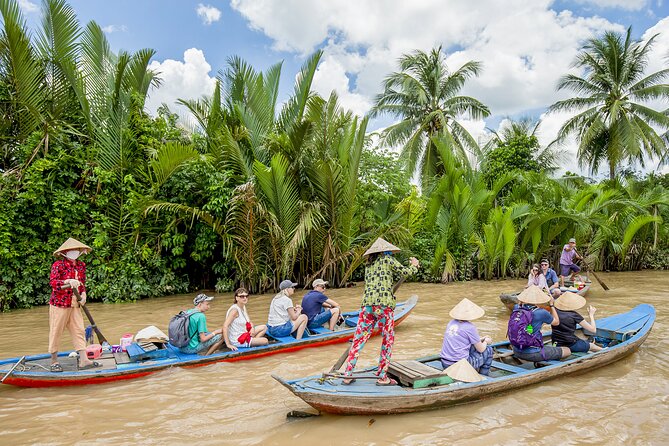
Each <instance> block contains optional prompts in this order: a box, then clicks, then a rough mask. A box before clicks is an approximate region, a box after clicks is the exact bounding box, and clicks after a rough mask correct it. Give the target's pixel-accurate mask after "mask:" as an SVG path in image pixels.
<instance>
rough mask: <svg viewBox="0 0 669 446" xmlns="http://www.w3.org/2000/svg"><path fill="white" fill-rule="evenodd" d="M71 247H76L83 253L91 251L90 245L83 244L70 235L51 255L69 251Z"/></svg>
mask: <svg viewBox="0 0 669 446" xmlns="http://www.w3.org/2000/svg"><path fill="white" fill-rule="evenodd" d="M71 249H78V250H79V251H81V252H82V253H83V254H88V253H89V252H91V251H92V249H91V247H90V246H88V245H84V244H83V243H81V242H80V241H79V240H75V239H73V238H71V237H70V238H68V239H67V240H65V243H63V244H62V245H60V248H58V249H56V250H55V251H54V252H53V255H55V256H57V255H58V254H62V253H64V252H66V251H69V250H71Z"/></svg>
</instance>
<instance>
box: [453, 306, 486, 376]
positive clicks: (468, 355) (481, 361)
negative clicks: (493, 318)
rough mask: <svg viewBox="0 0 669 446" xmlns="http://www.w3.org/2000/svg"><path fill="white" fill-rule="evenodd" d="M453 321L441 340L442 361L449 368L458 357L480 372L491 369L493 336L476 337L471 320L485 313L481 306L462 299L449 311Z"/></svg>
mask: <svg viewBox="0 0 669 446" xmlns="http://www.w3.org/2000/svg"><path fill="white" fill-rule="evenodd" d="M448 314H449V315H450V316H451V317H452V318H453V320H452V321H450V322H449V323H448V325H447V326H446V332H445V333H444V343H443V345H442V347H441V364H442V365H443V366H444V368H447V367H450V366H451V365H453V364H455V363H456V362H458V361H460V360H461V359H467V362H469V364H471V366H472V367H473V368H474V370H476V371H477V372H478V373H480V374H481V375H487V374H488V373H489V372H490V365H491V364H492V357H493V352H492V347H490V344H491V343H492V338H490V336H486V337H484V338H482V337H480V336H479V333H478V330H477V329H476V326H475V325H474V324H472V322H471V321H473V320H475V319H478V318H480V317H481V316H483V315H484V314H485V311H484V310H483V308H481V307H479V306H478V305H476V304H475V303H474V302H472V301H470V300H469V299H467V298H465V299H462V300H461V301H460V303H459V304H457V305H456V306H455V307H453V309H452V310H451V311H450V313H448Z"/></svg>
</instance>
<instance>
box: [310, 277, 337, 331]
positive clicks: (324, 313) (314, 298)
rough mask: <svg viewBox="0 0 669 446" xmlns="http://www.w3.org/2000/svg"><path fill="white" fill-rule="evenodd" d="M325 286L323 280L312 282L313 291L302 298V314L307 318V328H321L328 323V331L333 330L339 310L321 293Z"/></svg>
mask: <svg viewBox="0 0 669 446" xmlns="http://www.w3.org/2000/svg"><path fill="white" fill-rule="evenodd" d="M327 284H328V283H327V282H326V281H325V280H323V279H316V280H314V281H313V283H312V286H313V287H314V289H313V290H311V291H309V292H308V293H307V294H305V295H304V297H303V298H302V314H306V315H307V317H308V318H309V322H308V323H307V328H317V327H321V326H323V324H324V323H326V322H329V325H328V328H329V329H330V330H334V328H335V324H336V323H337V320H338V319H339V314H340V313H341V309H340V308H339V304H338V303H337V302H335V301H334V300H332V299H330V298H329V297H327V296H326V295H325V294H324V293H323V292H324V291H325V286H326V285H327Z"/></svg>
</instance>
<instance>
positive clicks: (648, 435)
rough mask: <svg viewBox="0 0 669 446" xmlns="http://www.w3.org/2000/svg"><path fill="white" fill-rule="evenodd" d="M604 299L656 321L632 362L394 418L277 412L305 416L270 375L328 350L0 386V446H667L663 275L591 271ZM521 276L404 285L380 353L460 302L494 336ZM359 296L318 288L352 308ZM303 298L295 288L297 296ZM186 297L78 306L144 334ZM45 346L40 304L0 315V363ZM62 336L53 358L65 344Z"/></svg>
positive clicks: (420, 343) (320, 358)
mask: <svg viewBox="0 0 669 446" xmlns="http://www.w3.org/2000/svg"><path fill="white" fill-rule="evenodd" d="M601 279H602V280H604V281H606V283H607V285H609V287H610V288H611V291H607V292H605V291H603V290H602V289H601V288H600V287H599V286H598V285H597V284H596V282H593V286H592V288H591V290H590V293H589V294H588V296H587V297H588V301H589V302H590V303H591V304H592V305H595V306H596V307H597V310H598V311H597V315H596V316H598V317H603V316H606V315H610V314H613V313H618V312H621V311H626V310H628V309H629V308H631V307H633V306H634V305H636V304H638V303H641V302H645V303H650V304H653V305H655V307H656V310H657V316H658V317H657V320H656V322H655V326H654V328H653V331H652V333H651V335H650V336H649V338H648V339H647V340H646V342H645V343H644V344H643V346H642V347H641V349H640V350H639V352H638V353H636V354H633V355H631V356H629V357H628V358H626V359H623V360H621V361H620V362H618V363H616V364H614V365H611V366H608V367H606V368H604V369H599V370H596V371H593V372H590V373H586V374H583V375H579V376H570V377H566V378H564V379H556V380H553V381H549V382H546V383H542V384H538V385H536V386H532V387H528V388H526V389H522V390H520V391H516V392H514V393H513V394H506V395H502V396H499V397H495V398H491V399H488V400H485V401H481V402H477V403H472V404H467V405H463V406H458V407H453V408H449V409H443V410H437V411H431V412H422V413H416V414H407V415H395V416H376V417H374V419H375V422H373V423H370V417H340V416H332V415H324V416H321V417H316V418H307V419H299V420H295V421H288V420H287V419H286V413H287V412H289V411H291V410H304V411H309V410H310V408H309V407H308V406H307V405H306V404H304V403H303V402H302V401H301V400H299V399H297V398H296V397H293V396H292V395H291V394H290V393H289V392H288V391H287V390H286V389H284V388H283V387H282V386H280V385H279V384H278V383H277V382H275V381H274V380H273V379H271V378H270V374H271V373H277V374H279V375H282V376H284V377H287V378H294V377H301V376H305V375H309V374H314V373H319V372H321V371H323V370H326V369H329V367H330V366H331V365H332V364H333V363H334V362H335V361H336V359H337V358H338V357H339V356H340V355H341V353H342V352H343V350H344V348H345V346H344V345H335V346H327V347H322V348H315V349H307V350H302V351H299V352H295V353H288V354H281V355H274V356H270V357H266V358H260V359H255V360H251V361H242V362H237V363H219V364H214V365H210V366H206V367H198V368H194V369H174V370H167V371H164V372H161V373H158V374H155V375H152V376H150V377H147V378H142V379H138V380H135V381H129V382H125V383H120V384H114V383H112V384H105V385H96V386H84V387H68V388H62V389H59V388H50V389H20V388H14V387H9V386H1V387H0V443H2V444H6V445H11V444H29V443H40V444H130V443H133V444H134V443H142V444H170V443H171V444H183V443H186V442H192V443H194V444H212V445H213V444H240V445H245V444H260V443H262V444H286V445H288V444H290V445H291V446H294V445H302V444H304V445H307V444H308V445H313V444H318V445H327V444H406V445H423V444H451V443H455V444H464V445H469V444H471V445H492V444H510V445H522V444H540V445H544V444H545V445H563V444H596V445H600V444H601V445H605V444H606V445H623V444H625V445H628V444H639V445H645V444H667V442H669V440H667V439H668V438H669V427H668V426H669V424H668V423H667V420H668V419H669V396H668V395H669V366H667V362H666V359H667V353H666V352H667V351H668V350H669V341H667V338H666V337H665V336H663V335H662V334H663V333H664V332H665V328H666V327H667V322H668V321H669V316H668V315H667V314H666V312H665V311H664V303H665V302H666V300H667V298H668V297H669V273H667V272H643V273H610V274H601ZM523 283H524V281H508V280H507V281H499V282H468V283H462V284H451V285H433V284H412V283H409V284H404V285H403V287H402V288H401V289H400V291H399V293H398V295H399V298H400V299H404V298H406V297H408V296H409V295H410V294H417V295H418V296H419V297H420V301H419V303H418V306H417V307H416V309H415V310H414V312H413V314H412V315H411V316H410V317H409V318H408V319H407V320H406V321H405V322H404V323H403V324H402V325H400V326H399V327H398V329H397V334H396V342H395V347H394V349H393V358H395V359H410V358H415V357H418V356H424V355H428V354H433V353H436V352H438V350H439V348H440V345H441V337H442V333H443V330H444V328H445V324H446V322H447V319H446V318H447V317H448V311H449V310H450V309H451V308H452V306H453V305H455V304H456V303H457V302H458V301H459V300H460V299H461V298H463V297H468V298H469V299H471V300H473V301H474V302H476V303H478V304H479V305H481V306H482V307H483V308H484V309H485V310H486V314H485V316H484V317H483V318H482V319H481V320H479V321H477V325H478V327H479V331H480V332H481V333H482V334H489V335H491V336H492V337H493V338H494V339H495V340H502V339H503V337H504V335H505V331H506V318H507V316H508V312H507V311H506V309H505V308H504V307H503V306H502V304H501V303H500V301H499V299H498V295H499V293H500V292H502V291H508V290H513V289H515V288H520V287H522V285H523ZM361 292H362V288H361V287H357V288H349V289H342V290H332V291H329V294H330V296H331V297H332V298H333V299H335V300H336V301H338V302H340V303H342V304H343V306H344V308H345V309H353V308H355V307H357V306H358V305H359V303H360V298H361ZM302 294H303V293H297V295H296V296H295V297H296V298H299V297H300V296H301V295H302ZM191 299H192V296H185V295H184V296H173V297H168V298H160V299H149V300H144V301H141V302H137V303H133V304H119V305H101V304H91V305H89V306H90V309H91V312H92V314H93V316H94V317H95V320H96V322H97V323H98V326H99V327H100V328H101V329H102V331H103V333H104V334H105V336H107V338H109V339H112V340H113V339H119V338H120V337H121V336H122V335H123V334H124V333H134V332H137V331H138V330H139V329H141V328H143V327H144V326H146V325H151V324H154V325H157V326H158V327H160V328H161V329H163V330H164V331H167V322H168V321H169V318H170V317H171V316H172V315H173V314H175V313H176V312H178V310H180V309H181V308H186V307H188V306H189V304H190V302H191ZM270 299H271V296H269V295H265V296H255V297H253V296H252V299H251V300H250V302H249V313H250V316H251V319H252V320H253V321H254V322H255V323H264V321H265V320H266V317H267V310H268V307H269V300H270ZM231 302H232V297H231V295H230V294H222V295H219V296H218V298H217V299H216V300H214V301H213V302H212V304H213V305H212V309H211V310H210V312H208V313H207V319H208V321H209V325H210V327H209V328H210V329H213V328H216V326H217V325H216V324H220V323H222V322H223V319H224V316H225V312H226V310H227V308H228V306H229V305H230V304H231ZM47 338H48V308H46V307H42V308H35V309H32V310H22V311H15V312H12V313H8V314H0V357H3V358H4V357H10V356H19V355H22V354H26V353H42V352H44V351H45V350H46V347H47ZM69 342H70V341H69V339H68V337H67V335H66V336H64V344H63V350H65V349H71V347H72V346H71V344H69ZM378 351H379V340H378V339H375V340H373V341H370V343H368V345H367V346H366V347H365V349H364V350H363V352H362V356H361V359H360V362H359V364H360V366H364V365H366V364H371V363H373V362H374V361H376V359H377V356H378Z"/></svg>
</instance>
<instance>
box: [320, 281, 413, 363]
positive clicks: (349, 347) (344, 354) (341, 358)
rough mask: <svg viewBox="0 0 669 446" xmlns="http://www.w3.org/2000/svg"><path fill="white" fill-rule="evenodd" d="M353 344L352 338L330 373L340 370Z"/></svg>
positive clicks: (398, 286)
mask: <svg viewBox="0 0 669 446" xmlns="http://www.w3.org/2000/svg"><path fill="white" fill-rule="evenodd" d="M404 279H406V277H402V278H400V280H398V281H397V283H396V284H395V285H394V286H393V294H395V292H396V291H397V290H398V289H399V288H400V286H401V285H402V284H403V283H404ZM352 346H353V340H352V339H351V342H350V343H349V346H348V348H347V349H346V351H345V352H344V353H343V354H342V355H341V356H340V357H339V359H337V362H335V363H334V365H333V366H332V368H331V369H330V373H334V372H336V371H337V370H339V368H340V367H341V366H342V365H343V364H344V362H345V361H346V358H348V354H349V353H350V352H351V347H352Z"/></svg>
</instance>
